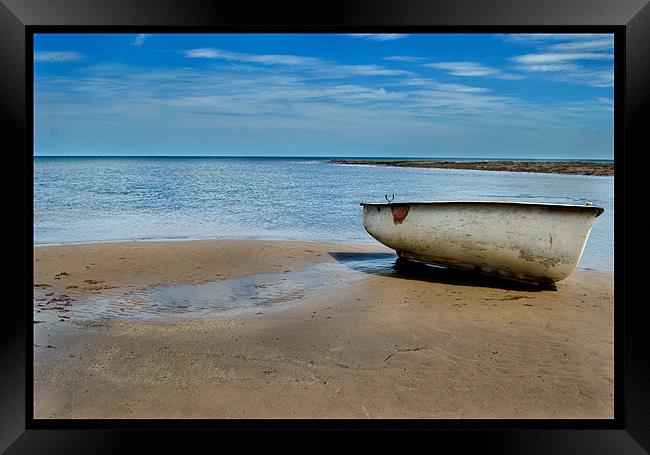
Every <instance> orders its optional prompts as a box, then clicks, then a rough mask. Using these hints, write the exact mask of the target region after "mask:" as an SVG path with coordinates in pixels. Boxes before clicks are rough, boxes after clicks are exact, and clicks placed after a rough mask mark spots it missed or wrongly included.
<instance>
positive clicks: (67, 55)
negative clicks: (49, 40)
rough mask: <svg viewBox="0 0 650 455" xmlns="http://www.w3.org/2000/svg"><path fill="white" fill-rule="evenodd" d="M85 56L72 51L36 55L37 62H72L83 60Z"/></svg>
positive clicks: (46, 52) (38, 53) (43, 52)
mask: <svg viewBox="0 0 650 455" xmlns="http://www.w3.org/2000/svg"><path fill="white" fill-rule="evenodd" d="M82 58H83V55H82V54H80V53H79V52H71V51H41V52H35V53H34V61H35V62H71V61H74V60H81V59H82Z"/></svg>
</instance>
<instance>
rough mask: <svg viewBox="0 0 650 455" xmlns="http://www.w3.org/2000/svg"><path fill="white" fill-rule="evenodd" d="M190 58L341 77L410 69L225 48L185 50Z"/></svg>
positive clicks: (401, 72) (390, 73) (401, 73)
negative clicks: (295, 68) (298, 69)
mask: <svg viewBox="0 0 650 455" xmlns="http://www.w3.org/2000/svg"><path fill="white" fill-rule="evenodd" d="M184 55H185V56H186V57H188V58H205V59H222V60H228V61H232V62H242V63H252V64H258V65H278V66H288V67H300V68H301V69H303V70H305V71H308V72H310V74H311V75H312V76H314V77H321V78H341V77H350V76H405V75H409V74H410V72H409V71H404V70H396V69H391V68H385V67H383V66H379V65H342V64H338V63H335V62H330V61H327V60H324V59H321V58H316V57H305V56H299V55H274V54H249V53H242V52H231V51H227V50H224V49H215V48H207V47H206V48H199V49H190V50H187V51H185V53H184Z"/></svg>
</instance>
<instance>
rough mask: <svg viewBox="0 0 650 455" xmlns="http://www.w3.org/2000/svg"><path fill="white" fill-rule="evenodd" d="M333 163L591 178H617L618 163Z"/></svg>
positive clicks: (339, 161) (383, 161)
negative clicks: (616, 166)
mask: <svg viewBox="0 0 650 455" xmlns="http://www.w3.org/2000/svg"><path fill="white" fill-rule="evenodd" d="M329 162H330V163H332V164H347V165H370V166H393V167H415V168H429V169H466V170H480V171H507V172H535V173H545V174H571V175H591V176H612V175H614V163H593V162H585V161H511V160H498V161H496V160H495V161H447V160H374V159H373V160H365V159H332V160H330V161H329Z"/></svg>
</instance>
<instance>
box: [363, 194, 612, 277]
mask: <svg viewBox="0 0 650 455" xmlns="http://www.w3.org/2000/svg"><path fill="white" fill-rule="evenodd" d="M386 200H387V201H389V202H382V203H362V204H361V205H362V206H363V226H364V228H365V229H366V231H368V233H369V234H370V235H371V236H372V237H374V238H375V239H376V240H377V241H379V242H380V243H382V244H384V245H386V246H387V247H389V248H392V249H394V250H395V251H396V252H397V255H398V256H399V258H400V259H404V260H408V261H415V262H424V263H427V264H433V265H438V266H445V267H448V268H453V269H463V270H472V271H476V272H480V273H482V274H488V275H493V276H498V277H502V278H507V279H513V280H517V281H523V282H528V283H537V284H539V283H547V284H549V283H554V282H557V281H560V280H563V279H565V278H566V277H568V276H569V275H570V274H571V273H572V272H573V270H574V269H575V267H576V265H577V264H578V261H579V260H580V257H581V256H582V253H583V251H584V248H585V245H586V243H587V239H588V237H589V233H590V232H591V227H592V224H593V222H594V220H595V219H596V217H598V216H600V215H601V214H602V213H603V211H604V209H603V208H601V207H595V206H593V205H591V204H590V203H587V204H586V205H571V204H549V203H533V202H507V201H437V202H398V203H394V202H392V199H389V198H388V196H387V197H386Z"/></svg>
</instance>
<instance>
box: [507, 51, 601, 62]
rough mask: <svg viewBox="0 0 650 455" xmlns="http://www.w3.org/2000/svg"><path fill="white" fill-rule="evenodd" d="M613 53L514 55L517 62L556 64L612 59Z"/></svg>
mask: <svg viewBox="0 0 650 455" xmlns="http://www.w3.org/2000/svg"><path fill="white" fill-rule="evenodd" d="M612 58H614V56H613V55H612V54H603V53H598V52H580V53H573V52H569V53H563V52H556V53H550V54H548V53H541V54H525V55H518V56H516V57H513V60H514V61H515V62H517V63H523V64H554V63H565V62H573V61H576V60H607V59H612Z"/></svg>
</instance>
